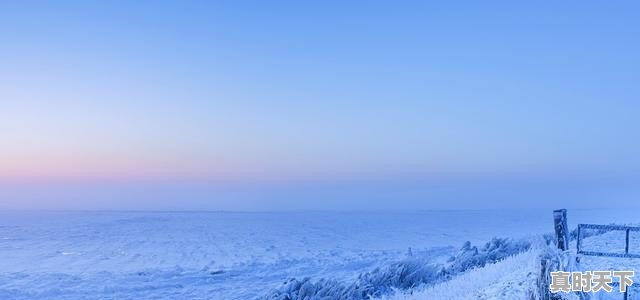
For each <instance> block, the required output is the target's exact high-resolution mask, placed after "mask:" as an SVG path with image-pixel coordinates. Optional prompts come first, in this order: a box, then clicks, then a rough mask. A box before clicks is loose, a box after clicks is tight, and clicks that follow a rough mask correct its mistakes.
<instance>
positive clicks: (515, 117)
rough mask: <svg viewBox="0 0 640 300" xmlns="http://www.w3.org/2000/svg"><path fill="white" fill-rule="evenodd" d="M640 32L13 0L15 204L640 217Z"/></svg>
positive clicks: (3, 196) (408, 11)
mask: <svg viewBox="0 0 640 300" xmlns="http://www.w3.org/2000/svg"><path fill="white" fill-rule="evenodd" d="M445 2H446V3H445ZM638 37H640V4H637V2H635V3H634V1H629V2H624V1H620V2H618V1H616V2H615V3H613V2H584V1H563V2H562V3H558V2H557V1H548V2H540V1H536V2H531V3H515V2H513V1H504V2H494V1H482V2H478V1H468V2H452V1H441V2H440V3H436V2H428V1H420V2H411V1H407V2H404V1H403V2H397V1H388V2H372V1H363V2H356V1H354V2H348V3H347V2H346V1H336V2H331V1H318V2H310V1H296V2H293V1H292V2H280V1H256V2H248V1H247V2H245V1H225V2H222V1H220V2H218V1H77V2H67V1H42V2H38V1H34V2H32V1H1V2H0V186H1V187H2V188H1V189H0V208H47V209H50V208H54V209H66V208H74V209H75V208H77V209H243V210H253V209H281V208H282V209H288V208H350V209H351V208H359V207H363V205H366V206H370V207H379V208H387V207H400V208H421V209H424V208H426V209H429V208H476V207H485V206H492V207H537V206H545V207H546V206H559V205H564V206H569V207H572V206H589V207H593V206H598V205H602V203H604V202H606V201H616V203H619V204H620V205H622V204H627V205H630V204H633V203H634V202H633V200H629V199H634V196H636V195H637V196H640V193H636V191H635V189H634V188H633V187H635V186H637V184H638V183H640V180H638V178H640V157H639V153H640V139H639V138H638V137H639V135H640V134H639V133H638V130H639V129H640V118H639V113H640V99H638V96H639V95H640V83H639V82H638V80H639V78H640V76H639V73H638V72H639V67H640V55H638V53H640V39H639V38H638ZM623 199H624V200H623ZM478 201H482V203H483V204H478V203H479V202H478ZM603 201H604V202H603ZM487 203H488V204H487Z"/></svg>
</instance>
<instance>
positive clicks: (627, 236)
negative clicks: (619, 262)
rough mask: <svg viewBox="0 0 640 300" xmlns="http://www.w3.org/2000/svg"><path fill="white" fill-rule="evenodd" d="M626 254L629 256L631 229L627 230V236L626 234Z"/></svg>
mask: <svg viewBox="0 0 640 300" xmlns="http://www.w3.org/2000/svg"><path fill="white" fill-rule="evenodd" d="M624 253H626V254H629V228H627V234H626V238H625V244H624Z"/></svg>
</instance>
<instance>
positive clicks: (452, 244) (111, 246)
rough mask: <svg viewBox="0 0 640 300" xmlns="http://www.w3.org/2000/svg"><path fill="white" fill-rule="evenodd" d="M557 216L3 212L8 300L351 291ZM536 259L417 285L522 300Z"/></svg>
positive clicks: (584, 216) (435, 291)
mask: <svg viewBox="0 0 640 300" xmlns="http://www.w3.org/2000/svg"><path fill="white" fill-rule="evenodd" d="M551 216H552V215H551V212H550V211H549V210H526V211H525V210H503V211H489V210H488V211H419V212H270V213H267V212H265V213H236V212H48V211H35V212H26V211H2V212H0V299H253V298H257V297H261V296H264V295H265V294H266V293H268V292H269V291H270V290H272V289H274V288H278V287H279V286H280V285H281V284H282V282H283V281H284V280H286V279H287V278H304V277H309V278H311V279H320V278H325V279H330V280H337V281H344V282H345V283H347V284H348V283H349V282H350V281H352V280H353V279H354V278H356V277H357V276H358V274H361V273H363V272H368V271H371V270H373V269H375V268H377V267H384V266H386V265H389V264H391V263H393V262H397V261H398V260H400V259H402V258H405V257H406V255H407V252H408V249H409V248H411V249H412V250H411V251H413V252H414V253H416V252H419V253H422V254H423V255H424V254H426V255H430V256H431V257H433V261H444V260H445V259H446V258H448V257H449V256H450V255H452V254H454V252H455V250H456V249H458V248H459V247H460V246H461V245H462V244H463V243H464V242H465V241H471V243H472V244H473V245H482V244H484V243H485V242H487V241H489V240H490V239H491V238H492V237H496V236H497V237H512V238H527V237H534V236H539V235H540V234H543V233H549V232H551V231H552V230H553V226H552V224H553V223H552V217H551ZM635 216H636V214H635V213H633V212H631V211H627V212H626V214H625V213H622V214H621V213H620V212H619V211H606V210H597V211H587V210H582V211H578V210H576V211H570V212H569V221H570V226H571V227H574V226H575V224H577V223H578V222H580V223H597V224H608V223H612V222H617V223H628V222H631V221H633V219H634V217H635ZM572 221H573V222H572ZM532 253H533V252H532V251H529V252H526V253H523V254H520V255H518V256H516V257H513V258H509V259H507V260H505V261H502V262H499V263H497V264H495V265H489V266H486V267H485V268H483V269H484V272H488V273H485V275H482V273H481V272H482V270H483V269H476V270H471V271H468V272H466V273H465V274H463V275H461V276H459V277H454V278H453V279H452V280H451V281H450V282H448V283H447V282H445V283H442V284H441V285H436V286H432V287H428V288H427V289H425V290H416V291H414V296H415V297H418V295H427V294H429V295H431V296H432V297H422V298H420V297H418V298H415V299H462V298H451V297H453V296H451V297H449V298H447V297H448V296H447V295H451V294H450V293H449V294H447V292H446V290H448V289H449V288H447V285H452V284H457V283H456V282H465V281H468V280H471V279H473V280H480V279H482V280H484V281H486V282H487V284H488V286H487V287H486V288H484V289H483V290H482V291H480V290H477V292H476V293H475V294H473V295H484V296H483V297H479V298H478V297H476V298H473V299H518V298H519V297H518V296H514V295H515V294H514V295H511V294H509V295H511V296H504V297H502V296H500V295H507V294H504V293H510V292H509V290H514V289H512V287H513V286H516V285H518V284H520V283H522V284H526V282H527V280H528V279H527V278H528V275H526V274H528V272H529V271H528V268H529V267H528V266H530V265H531V264H537V262H536V261H535V260H534V259H532V257H533V256H534V254H532ZM517 265H524V266H527V267H525V268H520V267H515V266H517ZM500 270H504V271H506V272H502V271H500ZM498 272H502V273H505V275H500V276H498ZM502 273H501V274H502ZM523 276H524V277H523ZM465 278H466V279H465ZM474 278H475V279H474ZM489 281H491V282H489ZM523 282H525V283H523ZM460 284H462V283H460ZM467 288H470V289H474V291H476V287H475V286H471V285H469V286H467ZM420 293H422V294H420ZM482 293H484V294H482ZM513 293H517V291H515V290H514V291H513ZM434 295H436V296H438V297H440V298H437V297H435V296H434ZM470 295H471V294H470ZM396 297H403V296H402V295H396ZM514 297H515V298H514ZM394 299H395V298H394ZM397 299H404V298H397ZM407 299H414V298H407Z"/></svg>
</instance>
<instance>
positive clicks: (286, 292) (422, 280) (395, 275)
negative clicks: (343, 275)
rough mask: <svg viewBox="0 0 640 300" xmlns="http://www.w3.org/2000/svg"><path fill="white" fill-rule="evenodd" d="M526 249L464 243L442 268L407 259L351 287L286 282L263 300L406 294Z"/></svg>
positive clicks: (502, 242) (520, 243) (525, 245)
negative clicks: (411, 290) (480, 246)
mask: <svg viewBox="0 0 640 300" xmlns="http://www.w3.org/2000/svg"><path fill="white" fill-rule="evenodd" d="M530 247H531V243H530V242H529V241H525V240H513V239H506V238H493V239H492V240H491V241H489V242H487V243H486V244H485V245H484V246H483V247H482V248H478V247H475V246H471V243H470V242H466V243H465V244H464V245H463V246H462V247H461V248H460V250H459V251H458V252H457V253H456V255H455V256H452V257H451V258H450V259H449V260H448V261H447V263H446V264H439V263H433V262H431V261H429V260H428V259H427V258H420V257H412V256H410V257H407V258H406V259H403V260H401V261H399V262H396V263H393V264H391V265H388V266H386V267H383V268H376V269H375V270H373V271H371V272H366V273H362V274H360V275H359V276H358V278H357V279H356V280H355V282H353V283H351V284H346V283H342V282H338V281H335V280H327V279H320V280H318V281H316V282H312V281H311V280H310V279H309V278H304V279H302V280H298V279H288V280H287V281H285V282H284V283H283V285H282V286H281V287H279V288H278V289H275V290H273V291H271V293H269V294H268V295H266V296H265V297H264V298H263V299H269V300H325V299H337V300H352V299H353V300H360V299H370V298H372V297H378V296H382V295H385V294H389V293H392V292H393V291H394V290H407V289H411V288H414V287H417V286H420V285H425V284H435V283H438V282H442V281H445V280H448V279H450V278H451V277H452V276H454V275H456V274H458V273H461V272H464V271H466V270H469V269H472V268H477V267H484V266H485V265H486V264H492V263H495V262H498V261H500V260H503V259H505V258H507V257H509V256H512V255H515V254H518V253H521V252H524V251H526V250H528V249H529V248H530Z"/></svg>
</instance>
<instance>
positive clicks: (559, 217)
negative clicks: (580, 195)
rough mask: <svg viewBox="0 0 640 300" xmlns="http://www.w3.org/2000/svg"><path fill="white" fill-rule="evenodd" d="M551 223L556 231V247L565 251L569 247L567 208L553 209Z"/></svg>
mask: <svg viewBox="0 0 640 300" xmlns="http://www.w3.org/2000/svg"><path fill="white" fill-rule="evenodd" d="M553 225H554V227H555V232H556V244H557V245H558V249H560V250H562V251H565V250H568V249H569V227H568V226H567V210H566V209H564V208H563V209H558V210H554V211H553Z"/></svg>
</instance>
